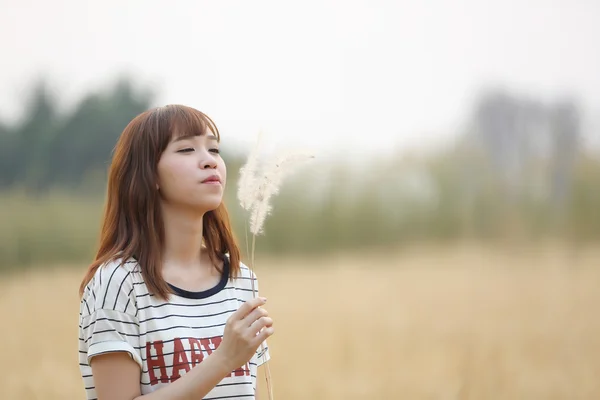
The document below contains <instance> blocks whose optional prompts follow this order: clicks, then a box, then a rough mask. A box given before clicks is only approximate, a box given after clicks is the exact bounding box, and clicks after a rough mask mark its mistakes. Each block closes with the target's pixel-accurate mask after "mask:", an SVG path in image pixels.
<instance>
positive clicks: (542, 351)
mask: <svg viewBox="0 0 600 400" xmlns="http://www.w3.org/2000/svg"><path fill="white" fill-rule="evenodd" d="M256 272H257V274H258V276H259V278H260V281H261V283H260V284H261V294H263V295H266V296H267V297H268V298H269V302H268V306H267V309H268V310H269V311H270V313H271V315H272V316H273V318H274V319H275V324H276V334H275V335H274V336H273V337H272V338H271V340H270V347H271V354H272V361H271V362H270V363H269V365H270V368H271V373H272V378H273V383H274V392H275V398H276V399H279V400H290V399H331V400H337V399H344V400H348V399H477V400H479V399H600V249H596V250H594V249H592V250H586V251H579V252H577V253H576V254H574V253H570V252H566V251H563V250H560V249H559V248H552V247H546V248H545V249H542V250H525V249H514V250H512V251H508V252H507V251H504V252H500V251H492V250H484V249H482V248H474V247H467V246H466V247H460V248H459V247H455V248H451V249H450V248H448V249H437V250H433V249H427V248H421V249H417V248H414V249H413V250H411V251H408V252H404V253H400V252H392V253H390V252H387V251H386V252H384V251H381V252H379V253H374V254H364V255H361V256H356V255H352V256H339V257H336V256H330V257H327V258H322V259H309V258H307V259H304V260H303V259H293V260H287V259H283V260H273V259H266V258H265V259H259V260H258V264H257V267H256ZM81 273H82V269H81V268H79V269H76V268H73V267H70V268H52V269H50V268H46V269H45V270H44V269H40V270H37V271H35V272H27V273H24V274H21V275H15V276H11V277H3V278H2V282H1V283H0V312H1V313H2V316H3V322H2V338H1V340H0V354H2V364H1V366H0V399H3V400H25V399H26V400H33V399H43V400H54V399H61V400H65V399H82V398H83V388H82V384H81V381H80V378H79V370H78V364H77V363H78V361H77V317H78V307H79V301H78V298H77V287H78V283H79V279H80V277H81ZM260 389H261V392H262V395H261V396H260V397H261V399H266V398H267V396H266V390H265V385H264V382H263V380H262V379H261V381H260Z"/></svg>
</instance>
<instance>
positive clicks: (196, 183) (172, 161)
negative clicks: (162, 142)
mask: <svg viewBox="0 0 600 400" xmlns="http://www.w3.org/2000/svg"><path fill="white" fill-rule="evenodd" d="M226 175H227V169H226V167H225V162H224V161H223V159H222V158H221V156H220V154H219V142H218V141H217V137H216V136H214V135H213V134H212V133H210V132H209V133H207V134H205V135H202V136H183V137H174V138H173V139H171V141H170V142H169V144H168V145H167V148H166V149H165V150H164V152H163V153H162V155H161V157H160V160H159V162H158V189H159V191H160V194H161V198H162V200H163V201H164V202H166V203H168V204H170V205H175V206H181V207H185V208H191V209H194V210H197V211H200V212H203V213H204V212H207V211H211V210H214V209H216V208H217V207H218V206H219V205H220V204H221V201H222V199H223V193H224V190H225V182H226Z"/></svg>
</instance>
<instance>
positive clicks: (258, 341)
mask: <svg viewBox="0 0 600 400" xmlns="http://www.w3.org/2000/svg"><path fill="white" fill-rule="evenodd" d="M219 143H220V135H219V132H218V130H217V128H216V126H215V124H214V123H213V122H212V120H211V119H210V118H208V117H207V116H206V115H205V114H203V113H201V112H200V111H198V110H195V109H192V108H189V107H185V106H179V105H171V106H166V107H161V108H156V109H153V110H149V111H147V112H144V113H142V114H140V115H139V116H137V117H136V118H134V119H133V120H132V121H131V122H130V123H129V125H128V126H127V127H126V128H125V130H124V131H123V133H122V135H121V137H120V139H119V141H118V143H117V145H116V148H115V151H114V156H113V160H112V164H111V166H110V172H109V177H108V192H107V203H106V209H105V213H104V220H103V225H102V231H101V238H100V247H99V250H98V252H97V255H96V258H95V261H94V262H93V263H92V264H91V266H90V267H89V269H88V271H87V274H86V275H85V278H84V279H83V281H82V283H81V287H80V295H81V307H80V316H79V366H80V370H81V374H82V378H83V381H84V385H85V391H86V395H87V399H88V400H91V399H100V400H132V399H147V400H162V399H168V400H175V399H213V400H215V399H238V398H240V399H254V398H255V396H256V376H257V368H258V366H260V365H261V364H263V363H264V362H265V361H267V360H268V359H269V350H268V347H267V344H266V339H267V338H268V337H269V336H271V335H272V334H273V321H272V319H271V318H270V317H269V316H268V314H267V312H266V310H265V309H264V308H263V307H262V306H263V305H264V304H265V301H266V299H264V298H261V297H258V296H254V293H253V286H254V289H255V290H258V282H257V281H256V276H255V275H254V274H253V273H252V272H251V271H250V270H249V269H248V268H247V267H246V266H244V265H243V264H242V263H241V261H240V252H239V249H238V247H237V245H236V242H235V240H234V237H233V234H232V232H231V228H230V223H229V217H228V214H227V210H226V209H225V205H224V204H223V191H224V187H225V183H226V167H225V163H224V162H223V159H222V158H221V157H220V155H219Z"/></svg>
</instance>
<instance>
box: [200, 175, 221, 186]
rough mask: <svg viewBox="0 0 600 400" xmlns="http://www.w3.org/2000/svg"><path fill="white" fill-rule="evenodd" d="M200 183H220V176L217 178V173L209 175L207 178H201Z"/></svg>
mask: <svg viewBox="0 0 600 400" xmlns="http://www.w3.org/2000/svg"><path fill="white" fill-rule="evenodd" d="M201 183H212V184H217V183H218V184H220V183H221V178H219V176H218V175H211V176H209V177H208V178H206V179H205V180H203V181H202V182H201Z"/></svg>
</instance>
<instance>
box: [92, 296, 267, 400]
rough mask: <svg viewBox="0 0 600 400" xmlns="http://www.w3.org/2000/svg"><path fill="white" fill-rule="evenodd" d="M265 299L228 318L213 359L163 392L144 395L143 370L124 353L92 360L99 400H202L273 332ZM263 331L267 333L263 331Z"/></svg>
mask: <svg viewBox="0 0 600 400" xmlns="http://www.w3.org/2000/svg"><path fill="white" fill-rule="evenodd" d="M265 301H266V300H265V299H263V298H260V297H259V298H255V299H252V300H248V301H246V302H245V303H244V304H242V305H241V306H240V308H239V309H238V310H236V311H235V312H234V313H233V314H232V315H231V317H229V319H228V321H227V324H226V325H225V332H224V334H223V341H222V342H221V344H220V345H219V347H218V348H217V349H216V350H215V351H213V352H212V353H211V355H210V356H208V357H206V358H204V360H203V361H202V362H201V363H200V364H197V365H196V366H195V367H193V368H192V369H190V371H189V372H188V373H186V374H185V375H183V376H182V377H181V378H179V379H177V380H176V381H175V382H172V383H170V384H168V385H166V386H164V387H162V388H161V389H158V390H157V391H155V392H152V393H149V394H147V395H143V396H142V395H141V389H140V367H139V365H138V364H137V363H136V362H135V361H133V360H132V359H131V357H130V356H129V354H127V353H125V352H113V353H107V354H102V355H97V356H94V357H93V358H92V360H91V363H90V366H91V367H92V374H93V376H94V386H95V388H96V393H97V394H98V399H99V400H107V399H110V400H201V399H202V398H204V397H205V396H206V395H207V394H208V393H209V392H210V391H211V390H212V389H213V388H214V387H215V386H216V385H217V384H218V383H219V382H220V381H221V380H222V379H223V378H225V377H226V376H227V375H229V374H231V372H232V371H233V370H234V369H236V368H238V367H240V366H241V365H243V364H245V363H246V362H247V361H248V360H250V359H251V358H252V356H253V355H254V353H255V352H256V349H257V348H258V346H260V344H261V343H262V342H263V341H265V340H266V339H267V338H268V337H269V336H271V335H272V334H273V332H274V330H273V320H272V319H271V318H269V317H268V316H267V311H266V310H265V309H264V308H261V307H260V306H262V305H263V304H264V303H265ZM263 328H264V329H263Z"/></svg>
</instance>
